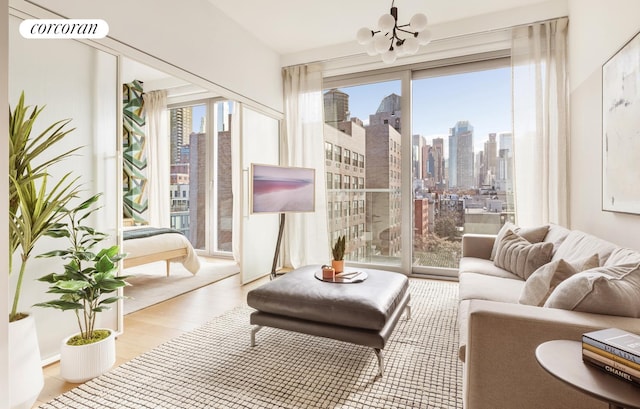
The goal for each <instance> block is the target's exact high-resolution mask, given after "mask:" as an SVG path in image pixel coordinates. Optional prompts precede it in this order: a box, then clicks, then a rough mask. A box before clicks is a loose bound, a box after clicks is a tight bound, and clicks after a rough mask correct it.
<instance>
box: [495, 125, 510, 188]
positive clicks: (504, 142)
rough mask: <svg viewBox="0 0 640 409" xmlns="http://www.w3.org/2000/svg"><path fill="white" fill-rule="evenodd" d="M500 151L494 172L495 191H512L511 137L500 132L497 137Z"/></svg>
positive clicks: (508, 133) (507, 133) (506, 133)
mask: <svg viewBox="0 0 640 409" xmlns="http://www.w3.org/2000/svg"><path fill="white" fill-rule="evenodd" d="M498 140H499V141H500V150H499V151H498V160H497V170H496V190H498V191H501V192H507V191H510V190H513V135H512V134H511V132H502V133H500V134H499V135H498Z"/></svg>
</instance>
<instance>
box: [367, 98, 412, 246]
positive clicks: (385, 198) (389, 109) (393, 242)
mask: <svg viewBox="0 0 640 409" xmlns="http://www.w3.org/2000/svg"><path fill="white" fill-rule="evenodd" d="M400 124H401V111H400V96H399V95H397V94H391V95H388V96H386V97H385V98H384V99H383V100H382V102H381V103H380V106H379V107H378V111H377V112H376V113H375V114H373V115H369V125H368V126H367V127H365V129H366V156H367V164H366V168H365V169H366V170H365V173H366V175H367V177H366V179H365V186H366V188H367V189H384V190H386V192H372V193H370V198H371V200H370V201H369V203H367V208H368V209H371V212H367V226H369V227H368V229H369V230H370V231H371V234H372V240H373V243H374V245H376V247H377V248H379V249H380V253H381V254H382V255H385V256H391V257H397V256H398V255H399V253H400V250H401V246H400V220H401V214H400V207H401V206H400V187H401V157H402V154H401V137H400ZM419 139H420V138H418V140H419Z"/></svg>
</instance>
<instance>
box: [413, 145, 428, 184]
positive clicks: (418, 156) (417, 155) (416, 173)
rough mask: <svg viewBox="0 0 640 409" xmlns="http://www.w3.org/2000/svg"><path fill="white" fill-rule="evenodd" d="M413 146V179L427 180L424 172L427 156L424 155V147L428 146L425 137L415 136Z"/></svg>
mask: <svg viewBox="0 0 640 409" xmlns="http://www.w3.org/2000/svg"><path fill="white" fill-rule="evenodd" d="M412 139H413V145H412V152H411V161H412V163H413V178H414V179H426V178H427V174H426V172H425V171H424V168H425V165H424V164H425V161H426V158H427V156H425V155H424V152H423V150H424V147H425V146H426V143H425V140H424V137H423V136H421V135H413V138H412Z"/></svg>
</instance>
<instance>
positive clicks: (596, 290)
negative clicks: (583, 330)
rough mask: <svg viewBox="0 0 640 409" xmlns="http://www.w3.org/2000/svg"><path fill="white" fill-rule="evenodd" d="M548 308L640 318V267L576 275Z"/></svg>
mask: <svg viewBox="0 0 640 409" xmlns="http://www.w3.org/2000/svg"><path fill="white" fill-rule="evenodd" d="M544 306H545V307H550V308H561V309H565V310H575V311H583V312H591V313H594V314H606V315H619V316H623V317H635V318H639V317H640V263H633V264H621V265H616V266H608V267H597V268H593V269H591V270H587V271H583V272H581V273H578V274H575V275H573V276H571V277H569V278H567V279H566V280H564V281H563V282H562V283H560V284H559V285H558V286H557V287H556V289H555V290H554V291H553V292H552V293H551V295H550V296H549V299H547V302H545V304H544Z"/></svg>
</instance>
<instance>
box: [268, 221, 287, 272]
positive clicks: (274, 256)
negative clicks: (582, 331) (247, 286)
mask: <svg viewBox="0 0 640 409" xmlns="http://www.w3.org/2000/svg"><path fill="white" fill-rule="evenodd" d="M283 232H284V213H280V228H279V229H278V241H277V242H276V251H275V253H274V255H273V263H272V264H271V280H273V279H274V278H276V277H278V273H277V272H276V267H277V266H278V255H279V254H280V243H282V233H283Z"/></svg>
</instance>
